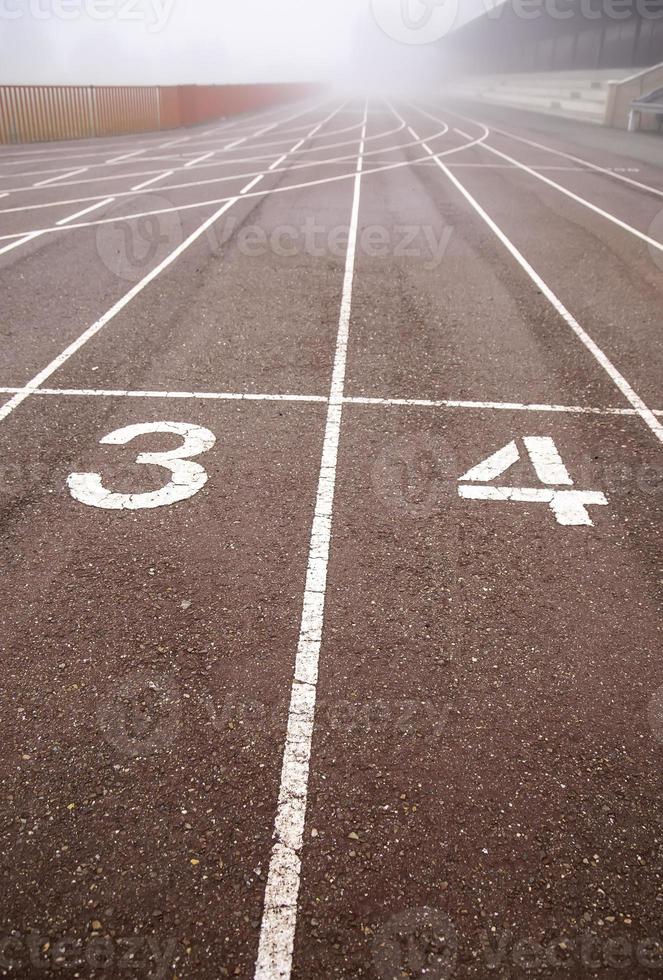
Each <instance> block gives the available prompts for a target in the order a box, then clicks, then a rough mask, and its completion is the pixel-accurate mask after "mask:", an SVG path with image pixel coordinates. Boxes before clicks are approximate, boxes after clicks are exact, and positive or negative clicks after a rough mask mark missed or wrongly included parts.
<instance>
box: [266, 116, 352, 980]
mask: <svg viewBox="0 0 663 980" xmlns="http://www.w3.org/2000/svg"><path fill="white" fill-rule="evenodd" d="M367 118H368V106H366V107H365V109H364V117H363V122H362V128H361V138H360V143H359V152H358V155H357V168H356V173H355V179H354V189H353V198H352V211H351V218H350V228H349V235H348V247H347V253H346V259H345V274H344V278H343V292H342V297H341V310H340V315H339V323H338V333H337V336H336V349H335V354H334V368H333V372H332V381H331V387H330V393H329V402H328V408H327V422H326V426H325V436H324V441H323V447H322V459H321V463H320V476H319V480H318V490H317V495H316V502H315V512H314V517H313V526H312V528H311V541H310V546H309V556H308V567H307V572H306V586H305V589H304V602H303V608H302V618H301V625H300V631H299V642H298V645H297V656H296V660H295V671H294V678H293V684H292V690H291V696H290V708H289V712H288V725H287V730H286V740H285V748H284V752H283V766H282V770H281V784H280V788H279V798H278V805H277V813H276V819H275V821H274V841H275V843H274V845H273V848H272V854H271V859H270V863H269V873H268V875H267V885H266V888H265V901H264V908H263V915H262V922H261V925H260V941H259V946H258V957H257V961H256V970H255V980H276V978H279V980H287V978H289V977H290V973H291V969H292V953H293V947H294V941H295V929H296V925H297V899H298V895H299V884H300V873H301V850H302V844H303V839H304V823H305V819H306V802H307V795H308V773H309V763H310V758H311V743H312V739H313V724H314V720H315V701H316V693H317V682H318V662H319V657H320V645H321V642H322V629H323V624H324V606H325V591H326V585H327V564H328V561H329V550H330V545H331V529H332V510H333V503H334V488H335V484H336V464H337V460H338V446H339V439H340V433H341V417H342V413H343V393H344V388H345V369H346V360H347V349H348V334H349V329H350V310H351V304H352V286H353V280H354V270H355V252H356V243H357V229H358V224H359V200H360V195H361V176H362V156H363V152H364V140H365V137H366V122H367Z"/></svg>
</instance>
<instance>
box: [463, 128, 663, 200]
mask: <svg viewBox="0 0 663 980" xmlns="http://www.w3.org/2000/svg"><path fill="white" fill-rule="evenodd" d="M449 111H450V112H451V114H452V115H453V116H458V118H459V119H465V120H467V122H471V123H473V124H474V125H475V126H478V125H480V124H479V123H478V122H476V121H475V120H474V119H470V118H469V117H468V116H462V115H460V113H457V112H453V111H451V110H449ZM481 125H482V124H481ZM490 129H491V132H493V133H499V135H500V136H505V137H507V139H511V140H517V141H518V142H519V143H525V144H526V145H527V146H533V147H534V148H535V149H537V150H544V151H545V152H546V153H554V154H555V156H559V157H564V159H565V160H572V161H573V162H574V163H579V164H581V166H582V167H589V169H590V170H595V171H596V172H597V173H600V174H606V175H607V176H608V177H614V178H615V179H616V180H621V181H622V182H623V183H625V184H630V185H631V186H632V187H636V188H638V190H643V191H646V192H647V193H648V194H655V195H656V196H657V197H663V190H661V189H660V188H659V187H652V186H651V184H644V183H643V182H642V181H640V180H634V179H633V178H632V177H626V176H625V174H624V173H623V172H620V170H626V171H627V172H628V173H639V172H640V169H639V168H638V167H626V168H618V167H601V166H599V165H598V164H597V163H592V162H591V160H585V159H584V157H577V156H575V155H574V154H573V153H565V152H564V151H563V150H556V149H554V148H553V147H552V146H548V145H547V144H545V143H538V142H536V140H528V139H525V137H524V136H516V134H515V133H510V132H509V131H508V130H506V129H498V128H497V127H495V126H491V127H490ZM537 169H542V170H552V169H553V168H552V167H541V168H537ZM560 169H561V168H560Z"/></svg>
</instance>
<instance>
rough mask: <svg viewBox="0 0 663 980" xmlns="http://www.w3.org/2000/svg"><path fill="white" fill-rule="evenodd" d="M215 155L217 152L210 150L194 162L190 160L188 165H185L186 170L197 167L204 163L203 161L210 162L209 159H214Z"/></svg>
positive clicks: (195, 158)
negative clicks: (198, 164)
mask: <svg viewBox="0 0 663 980" xmlns="http://www.w3.org/2000/svg"><path fill="white" fill-rule="evenodd" d="M215 153H216V150H209V151H208V152H207V153H203V154H201V156H199V157H194V159H193V160H189V162H188V163H185V164H184V169H185V170H186V169H188V168H189V167H195V165H196V164H197V163H202V162H203V160H209V158H210V157H213V156H214V154H215Z"/></svg>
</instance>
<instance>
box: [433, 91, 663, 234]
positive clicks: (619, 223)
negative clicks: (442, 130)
mask: <svg viewBox="0 0 663 980" xmlns="http://www.w3.org/2000/svg"><path fill="white" fill-rule="evenodd" d="M415 109H416V111H417V112H420V113H421V114H422V115H424V116H428V118H429V119H432V120H434V121H436V122H439V120H438V119H437V117H436V116H434V115H433V114H432V113H430V112H427V111H426V109H422V108H421V107H419V106H416V107H415ZM460 118H461V119H462V118H465V117H463V116H461V117H460ZM468 122H473V120H472V119H469V120H468ZM476 125H479V124H478V123H477V124H476ZM457 132H459V133H460V134H461V135H462V136H467V134H466V133H463V132H462V131H461V130H458V131H457ZM482 146H483V147H484V149H486V150H488V152H489V153H492V154H493V155H494V156H498V157H500V158H501V159H502V160H506V161H508V163H510V164H512V165H513V166H514V167H516V168H517V169H518V170H522V171H523V172H524V173H528V174H531V175H532V177H536V179H537V180H541V181H543V183H544V184H548V186H549V187H553V188H554V189H555V190H557V191H559V192H560V194H564V195H565V196H566V197H568V198H570V199H571V200H572V201H575V202H576V203H577V204H582V206H583V207H585V208H588V209H589V210H590V211H593V212H594V214H598V215H599V216H600V217H601V218H605V220H606V221H610V222H612V224H614V225H617V227H618V228H621V229H622V230H623V231H627V232H629V234H631V235H634V236H635V237H636V238H639V239H640V240H641V241H643V242H646V243H647V244H648V245H651V246H652V248H655V249H658V250H659V251H660V252H663V242H659V241H657V239H655V238H652V237H651V236H650V235H645V233H644V232H642V231H639V230H638V229H637V228H634V227H633V225H629V224H627V223H626V222H625V221H622V220H621V218H617V217H616V216H615V215H614V214H611V213H610V212H609V211H604V210H603V208H600V207H598V205H596V204H592V202H591V201H587V200H586V199H585V198H584V197H580V195H579V194H574V193H573V191H570V190H569V189H568V187H564V186H562V184H558V183H557V181H555V180H552V179H551V178H550V177H546V176H545V174H542V173H540V172H539V171H537V170H534V169H533V168H532V167H528V166H527V164H525V163H521V162H520V160H516V159H515V158H514V157H511V156H509V154H508V153H503V152H502V151H501V150H498V149H496V148H495V147H494V146H489V145H488V143H486V142H483V143H482Z"/></svg>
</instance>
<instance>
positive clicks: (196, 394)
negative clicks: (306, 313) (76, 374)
mask: <svg viewBox="0 0 663 980" xmlns="http://www.w3.org/2000/svg"><path fill="white" fill-rule="evenodd" d="M24 391H27V392H28V394H30V395H56V396H57V395H61V396H63V397H79V396H80V397H85V398H174V399H185V400H186V399H200V400H201V401H244V402H325V403H326V402H327V401H329V399H328V398H327V396H326V395H290V394H283V395H279V394H266V393H263V392H260V393H255V394H254V393H253V392H243V391H128V390H125V389H123V388H117V389H113V388H25V387H24V388H1V387H0V393H2V394H3V395H17V394H20V393H21V392H24Z"/></svg>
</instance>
